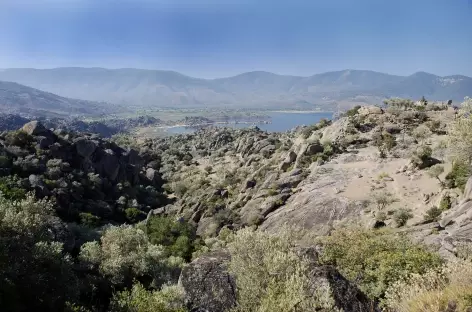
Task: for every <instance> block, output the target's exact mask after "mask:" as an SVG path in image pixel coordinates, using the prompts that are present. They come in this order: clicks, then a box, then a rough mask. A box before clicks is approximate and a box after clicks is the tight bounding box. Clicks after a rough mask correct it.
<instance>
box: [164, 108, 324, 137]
mask: <svg viewBox="0 0 472 312" xmlns="http://www.w3.org/2000/svg"><path fill="white" fill-rule="evenodd" d="M266 114H267V115H268V116H270V117H271V121H272V123H270V124H257V126H258V127H259V128H260V129H261V130H264V131H268V132H284V131H288V130H291V129H293V128H295V127H297V126H301V125H305V126H308V125H312V124H315V123H317V122H318V121H320V120H321V119H323V118H325V119H332V118H333V113H329V112H320V113H318V112H313V113H307V112H304V113H301V112H269V113H266ZM214 125H215V126H221V127H230V128H247V127H251V126H253V125H252V124H242V123H239V124H214ZM197 128H198V127H185V126H182V127H172V128H167V129H166V132H167V133H169V134H182V133H192V132H194V131H195V130H196V129H197Z"/></svg>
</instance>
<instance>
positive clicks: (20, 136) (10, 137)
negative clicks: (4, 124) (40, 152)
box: [5, 130, 34, 148]
mask: <svg viewBox="0 0 472 312" xmlns="http://www.w3.org/2000/svg"><path fill="white" fill-rule="evenodd" d="M5 140H6V141H7V143H8V144H9V145H15V146H19V147H22V148H27V147H30V146H31V144H32V143H33V141H34V138H33V137H32V136H31V135H29V134H28V133H26V132H24V131H23V130H17V131H10V132H8V134H7V135H6V137H5Z"/></svg>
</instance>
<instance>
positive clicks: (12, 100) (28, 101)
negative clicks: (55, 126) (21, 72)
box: [0, 81, 117, 116]
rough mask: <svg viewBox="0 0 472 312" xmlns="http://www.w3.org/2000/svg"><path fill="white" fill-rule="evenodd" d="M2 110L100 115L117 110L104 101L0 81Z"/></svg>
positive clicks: (38, 114) (40, 113) (41, 113)
mask: <svg viewBox="0 0 472 312" xmlns="http://www.w3.org/2000/svg"><path fill="white" fill-rule="evenodd" d="M0 108H1V110H2V112H10V113H23V114H29V113H31V114H34V115H37V116H42V115H48V114H53V115H54V114H57V115H94V116H96V115H101V114H107V113H111V112H114V111H116V110H117V107H114V106H111V105H109V104H106V103H99V102H93V101H87V100H79V99H71V98H66V97H62V96H59V95H56V94H53V93H50V92H45V91H41V90H38V89H35V88H32V87H27V86H25V85H21V84H19V83H16V82H7V81H0Z"/></svg>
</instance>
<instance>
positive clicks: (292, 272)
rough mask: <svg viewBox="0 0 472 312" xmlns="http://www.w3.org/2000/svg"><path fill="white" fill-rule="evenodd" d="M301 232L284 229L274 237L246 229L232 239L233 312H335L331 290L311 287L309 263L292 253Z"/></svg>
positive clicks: (318, 285)
mask: <svg viewBox="0 0 472 312" xmlns="http://www.w3.org/2000/svg"><path fill="white" fill-rule="evenodd" d="M300 232H301V231H299V230H290V229H286V228H283V229H280V230H279V231H278V234H277V235H275V234H269V233H267V232H263V231H253V230H251V229H249V228H246V229H243V230H241V231H239V232H237V233H236V235H235V236H234V237H232V241H231V242H230V243H229V244H228V249H229V251H230V253H231V260H230V266H229V267H230V272H231V273H232V274H233V275H234V276H235V278H236V286H237V294H238V306H237V307H236V308H235V309H234V311H235V312H253V311H254V312H256V311H299V312H309V311H310V312H311V311H336V310H335V309H334V303H333V300H332V297H331V291H330V289H329V288H330V287H327V285H320V284H319V283H313V280H312V278H311V277H310V274H311V273H310V272H311V270H310V262H309V260H308V259H307V258H306V257H303V256H302V255H300V254H299V253H297V252H296V251H295V250H294V247H295V245H296V243H297V240H298V239H300V238H301V235H300V234H302V233H300Z"/></svg>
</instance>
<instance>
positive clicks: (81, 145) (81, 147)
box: [75, 138, 97, 158]
mask: <svg viewBox="0 0 472 312" xmlns="http://www.w3.org/2000/svg"><path fill="white" fill-rule="evenodd" d="M75 148H76V150H77V154H79V155H80V156H81V157H83V158H89V157H90V156H91V155H92V154H93V153H94V152H95V150H96V149H97V144H96V143H95V142H94V141H92V140H88V139H86V138H80V139H78V140H77V141H75Z"/></svg>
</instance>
